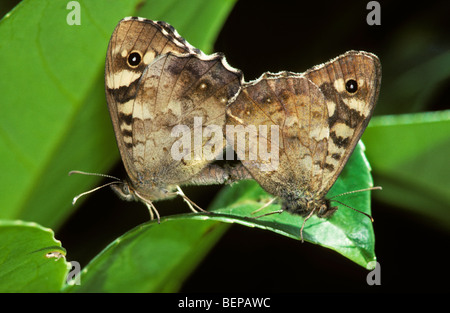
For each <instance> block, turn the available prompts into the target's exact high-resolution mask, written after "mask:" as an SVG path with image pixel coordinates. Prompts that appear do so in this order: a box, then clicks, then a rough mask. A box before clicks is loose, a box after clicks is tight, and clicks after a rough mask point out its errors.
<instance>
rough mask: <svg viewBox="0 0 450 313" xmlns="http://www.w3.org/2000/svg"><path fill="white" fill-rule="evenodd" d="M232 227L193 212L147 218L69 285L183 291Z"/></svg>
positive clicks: (86, 288)
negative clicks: (212, 249) (224, 233)
mask: <svg viewBox="0 0 450 313" xmlns="http://www.w3.org/2000/svg"><path fill="white" fill-rule="evenodd" d="M191 215H192V214H191ZM226 228H227V227H226V225H225V224H222V223H218V222H215V221H205V220H197V219H194V218H192V217H191V216H190V215H179V216H171V217H167V218H162V219H161V224H157V223H156V222H155V221H151V222H148V223H145V224H143V225H141V226H138V227H136V228H134V229H133V230H131V231H129V232H128V233H126V234H124V235H123V236H121V237H119V238H117V239H116V240H115V241H114V242H112V243H111V244H110V245H109V246H108V247H107V248H106V249H104V250H103V251H102V252H101V253H100V254H99V255H98V256H97V257H96V258H95V259H94V260H92V261H91V262H90V263H89V264H88V265H87V266H86V268H85V269H83V271H82V274H81V277H80V285H67V286H66V287H65V288H64V290H63V291H65V292H174V291H177V290H178V289H179V288H180V285H181V283H182V282H183V281H184V279H185V278H186V276H187V275H188V274H189V273H190V272H191V271H192V270H193V268H194V267H195V266H196V265H197V263H198V262H199V261H200V260H201V259H203V257H204V255H205V254H206V253H207V252H208V251H209V250H210V248H211V247H212V246H213V245H214V244H215V243H216V241H217V240H218V239H219V238H220V236H221V235H222V233H223V232H224V231H225V230H226Z"/></svg>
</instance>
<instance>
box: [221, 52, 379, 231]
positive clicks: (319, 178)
mask: <svg viewBox="0 0 450 313" xmlns="http://www.w3.org/2000/svg"><path fill="white" fill-rule="evenodd" d="M380 83H381V65H380V61H379V59H378V57H377V56H375V55H374V54H371V53H368V52H363V51H348V52H347V53H345V54H343V55H340V56H338V57H337V58H335V59H333V60H331V61H329V62H327V63H324V64H321V65H318V66H315V67H313V68H311V69H309V70H307V71H306V72H304V73H292V72H280V73H275V74H273V73H264V74H263V75H262V76H261V77H260V78H258V79H256V80H255V81H251V82H248V83H245V84H244V85H243V88H242V89H241V91H240V92H239V94H238V95H237V96H236V98H235V100H234V101H233V102H231V103H230V105H229V106H228V108H227V125H234V126H238V125H241V126H244V127H246V128H244V129H245V130H246V131H248V136H247V137H245V138H246V140H244V141H241V143H239V142H238V141H234V140H233V142H232V145H233V147H234V149H235V151H236V154H237V155H238V157H239V159H240V160H241V162H242V164H243V165H244V167H245V168H246V169H247V170H248V171H249V172H250V174H251V176H252V177H253V178H254V179H255V180H256V181H257V182H258V183H259V184H260V185H261V187H262V188H263V189H265V190H266V191H267V192H269V193H270V194H272V195H274V196H276V197H279V198H281V199H282V200H283V209H282V210H280V211H277V212H282V211H284V210H286V211H288V212H291V213H293V214H298V215H301V216H303V217H305V219H304V222H303V225H302V228H301V230H300V236H301V238H302V240H303V227H304V225H305V222H306V220H307V219H308V218H310V217H311V216H312V215H313V214H316V215H317V216H318V217H322V218H325V217H329V216H331V215H332V214H333V213H334V212H335V211H336V210H337V207H336V206H332V205H331V201H330V199H328V198H327V197H326V195H327V193H328V191H329V190H330V189H331V187H332V186H333V184H334V183H335V182H336V180H337V178H338V176H339V174H340V173H341V171H342V169H343V168H344V166H345V164H346V163H347V161H348V159H349V157H350V155H351V154H352V152H353V150H354V149H355V146H356V144H357V143H358V141H359V139H360V138H361V135H362V134H363V132H364V130H365V128H366V126H367V124H368V123H369V120H370V118H371V117H372V113H373V110H374V108H375V104H376V101H377V97H378V93H379V89H380ZM252 125H256V126H258V127H261V126H265V127H266V129H267V130H269V129H270V130H271V131H270V132H269V131H268V132H267V134H266V135H264V133H262V134H261V133H257V131H258V128H256V127H253V128H252V127H251V126H252ZM269 133H270V134H269ZM274 133H275V134H278V137H277V136H275V137H274V136H272V135H273V134H274ZM227 138H228V134H227ZM252 138H253V139H258V144H259V147H258V149H259V151H261V150H262V151H271V152H272V153H273V152H274V151H276V152H277V153H276V155H275V156H276V157H273V156H272V157H271V158H268V157H266V158H263V157H261V156H260V155H256V154H255V152H254V151H252V147H254V146H255V142H256V141H254V142H253V143H252V142H251V139H252ZM261 144H262V146H261Z"/></svg>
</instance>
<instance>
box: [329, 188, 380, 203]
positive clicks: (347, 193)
mask: <svg viewBox="0 0 450 313" xmlns="http://www.w3.org/2000/svg"><path fill="white" fill-rule="evenodd" d="M382 189H383V188H381V186H376V187H370V188H365V189H360V190H353V191H347V192H344V193H341V194H338V195H336V196H334V197H331V198H330V199H329V200H331V199H334V198H337V197H341V196H345V195H349V194H352V193H357V192H364V191H370V190H382Z"/></svg>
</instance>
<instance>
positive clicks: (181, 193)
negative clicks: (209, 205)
mask: <svg viewBox="0 0 450 313" xmlns="http://www.w3.org/2000/svg"><path fill="white" fill-rule="evenodd" d="M176 194H177V195H179V196H181V197H182V198H183V200H184V202H186V203H187V205H188V207H189V208H190V209H191V211H192V212H194V213H198V211H197V210H196V209H194V206H195V207H196V208H197V209H199V210H200V211H202V212H205V213H210V212H208V211H205V210H203V209H202V208H201V207H199V206H198V205H197V204H195V202H194V201H192V200H191V199H189V198H188V197H187V196H186V195H185V194H184V192H183V190H181V188H180V186H177V192H176Z"/></svg>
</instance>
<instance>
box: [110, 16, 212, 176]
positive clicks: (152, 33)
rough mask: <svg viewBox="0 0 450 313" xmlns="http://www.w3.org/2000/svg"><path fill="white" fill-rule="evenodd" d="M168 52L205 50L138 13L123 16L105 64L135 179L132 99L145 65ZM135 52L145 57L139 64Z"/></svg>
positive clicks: (113, 111) (116, 123)
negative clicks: (134, 59)
mask: <svg viewBox="0 0 450 313" xmlns="http://www.w3.org/2000/svg"><path fill="white" fill-rule="evenodd" d="M168 52H172V53H179V54H186V53H188V54H199V55H202V54H203V53H202V52H201V51H200V50H198V49H196V48H194V47H192V46H191V45H190V44H189V43H187V42H186V40H184V39H183V38H182V37H181V36H179V35H178V33H177V32H176V30H175V29H174V28H173V27H172V26H170V25H169V24H167V23H165V22H160V21H151V20H147V19H143V18H138V17H128V18H125V19H123V20H121V21H120V22H119V24H118V25H117V26H116V28H115V30H114V32H113V34H112V36H111V39H110V42H109V46H108V50H107V54H106V64H105V90H106V98H107V102H108V108H109V112H110V115H111V120H112V122H113V127H114V132H115V134H116V139H117V144H118V146H119V150H120V154H121V157H122V160H123V163H124V166H125V168H126V170H127V173H128V175H129V176H130V179H131V180H137V179H138V177H137V174H138V173H137V172H136V170H135V168H134V165H133V161H134V160H133V157H132V150H131V145H130V144H131V142H132V139H131V128H130V125H131V122H132V119H133V117H132V115H131V114H132V111H131V107H132V105H131V102H132V101H134V98H135V97H136V93H137V91H138V88H137V87H138V84H139V81H140V78H141V76H142V74H143V73H144V71H145V69H146V68H147V67H148V66H149V65H150V64H151V63H152V62H153V61H154V59H155V58H156V57H158V56H159V55H162V54H165V53H168ZM132 53H137V54H138V55H139V56H140V58H141V62H140V63H139V65H137V66H133V65H130V64H129V58H130V56H131V54H132ZM130 101H131V102H130Z"/></svg>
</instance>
